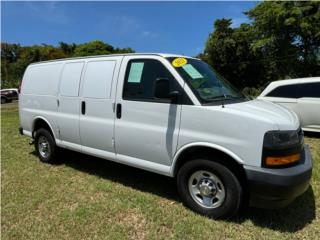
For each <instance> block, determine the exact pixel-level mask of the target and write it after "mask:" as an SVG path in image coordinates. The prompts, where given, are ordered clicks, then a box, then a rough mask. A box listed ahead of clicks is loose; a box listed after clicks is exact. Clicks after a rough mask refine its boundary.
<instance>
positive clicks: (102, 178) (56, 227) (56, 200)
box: [1, 104, 320, 240]
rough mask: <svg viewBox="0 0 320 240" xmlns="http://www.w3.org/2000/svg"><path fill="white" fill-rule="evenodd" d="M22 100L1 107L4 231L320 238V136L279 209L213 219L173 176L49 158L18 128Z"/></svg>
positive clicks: (73, 156) (42, 235) (5, 234)
mask: <svg viewBox="0 0 320 240" xmlns="http://www.w3.org/2000/svg"><path fill="white" fill-rule="evenodd" d="M18 126H19V120H18V114H17V107H16V105H14V104H12V105H11V107H6V108H3V109H2V115H1V127H2V129H1V164H2V166H1V180H2V181H1V193H2V196H1V197H2V199H1V200H2V201H1V217H2V218H1V230H2V239H171V238H172V239H196V238H197V239H199V238H200V239H277V240H278V239H319V238H320V220H319V213H320V211H319V210H320V188H319V184H320V182H319V180H320V175H319V170H320V164H319V161H320V138H311V137H306V139H305V141H306V143H307V144H309V146H310V148H311V152H312V155H313V160H314V170H313V177H312V183H311V187H310V188H309V190H308V191H307V192H306V193H305V194H304V195H303V196H301V197H299V198H297V199H296V201H295V202H293V203H292V204H291V205H290V206H288V207H287V208H285V209H281V210H261V209H254V208H250V209H248V211H247V212H245V213H244V214H243V215H242V216H241V217H239V218H237V219H235V220H232V221H214V220H211V219H208V218H206V217H202V216H199V215H197V214H195V213H193V212H192V211H191V210H188V209H187V208H185V207H184V206H183V205H182V204H181V202H180V201H179V198H178V195H177V192H176V189H175V182H174V180H173V179H171V178H167V177H163V176H160V175H156V174H152V173H149V172H145V171H142V170H138V169H134V168H131V167H127V166H123V165H119V164H116V163H112V162H109V161H106V160H102V159H97V158H94V157H89V156H85V155H81V154H78V153H71V152H66V153H65V154H64V155H63V157H62V158H63V159H62V161H61V162H62V163H61V164H58V165H49V164H43V163H40V162H39V161H38V158H37V157H36V156H35V154H34V146H29V145H28V141H29V139H28V138H27V137H22V136H19V134H18Z"/></svg>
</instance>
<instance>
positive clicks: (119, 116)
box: [116, 103, 122, 118]
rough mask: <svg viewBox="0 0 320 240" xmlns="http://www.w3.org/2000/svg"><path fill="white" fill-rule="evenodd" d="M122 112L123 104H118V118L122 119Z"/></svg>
mask: <svg viewBox="0 0 320 240" xmlns="http://www.w3.org/2000/svg"><path fill="white" fill-rule="evenodd" d="M121 111H122V107H121V103H117V110H116V112H117V113H116V115H117V118H121Z"/></svg>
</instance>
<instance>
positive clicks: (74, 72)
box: [19, 54, 312, 218]
mask: <svg viewBox="0 0 320 240" xmlns="http://www.w3.org/2000/svg"><path fill="white" fill-rule="evenodd" d="M19 113H20V124H21V127H20V129H19V130H20V133H21V134H23V135H27V136H30V137H31V138H33V139H34V143H35V148H36V152H37V153H38V155H39V158H40V160H41V161H42V162H46V163H51V162H53V161H54V160H55V156H56V153H57V150H58V149H59V148H67V149H71V150H74V151H78V152H82V153H85V154H89V155H92V156H97V157H100V158H104V159H108V160H112V161H115V162H118V163H123V164H127V165H130V166H134V167H137V168H142V169H145V170H148V171H152V172H155V173H158V174H163V175H166V176H170V177H174V178H176V180H177V188H178V192H179V194H180V197H181V199H182V200H183V202H184V203H185V204H186V205H187V206H188V207H189V208H191V209H192V210H194V211H196V212H198V213H200V214H204V215H207V216H210V217H213V218H228V217H232V216H234V215H235V214H236V213H237V212H238V210H239V209H240V207H241V206H242V204H243V203H244V202H245V201H244V200H245V198H246V197H247V196H249V198H250V203H251V205H252V206H257V207H263V208H277V207H283V206H285V205H287V204H288V203H290V202H291V201H293V200H294V199H295V198H296V197H297V196H299V195H301V194H302V193H303V192H305V191H306V189H307V188H308V186H309V181H310V178H311V171H312V160H311V156H310V152H309V150H308V147H307V146H305V145H304V141H303V132H302V130H301V128H300V124H299V120H298V118H297V116H296V114H294V113H293V112H292V111H290V110H288V109H286V108H284V107H282V106H279V105H275V104H273V103H270V102H266V101H263V100H252V101H249V100H248V99H246V98H245V97H244V96H243V95H242V94H241V93H240V92H239V91H237V90H235V89H234V88H233V87H232V86H231V85H230V84H229V83H228V82H227V81H225V80H224V79H223V78H222V77H220V76H219V75H218V74H217V73H216V72H215V70H213V69H212V68H211V67H210V66H209V65H207V64H206V63H204V62H202V61H200V60H198V59H195V58H191V57H185V56H178V55H171V54H123V55H108V56H96V57H86V58H73V59H61V60H57V61H48V62H40V63H36V64H31V65H30V66H28V68H27V69H26V71H25V74H24V77H23V81H22V85H21V94H20V102H19Z"/></svg>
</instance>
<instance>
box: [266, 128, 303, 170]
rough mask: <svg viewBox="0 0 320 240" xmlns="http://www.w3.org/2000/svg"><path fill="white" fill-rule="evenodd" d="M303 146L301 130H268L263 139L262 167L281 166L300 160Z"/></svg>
mask: <svg viewBox="0 0 320 240" xmlns="http://www.w3.org/2000/svg"><path fill="white" fill-rule="evenodd" d="M302 147H303V132H302V130H301V129H298V130H296V131H269V132H267V133H266V134H265V136H264V141H263V154H262V155H263V156H262V166H263V167H283V166H289V165H293V164H295V163H297V162H299V160H300V152H301V150H302Z"/></svg>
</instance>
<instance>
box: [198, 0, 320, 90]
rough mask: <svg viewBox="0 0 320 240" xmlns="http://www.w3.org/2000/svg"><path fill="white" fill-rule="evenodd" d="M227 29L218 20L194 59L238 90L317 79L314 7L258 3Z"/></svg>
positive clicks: (319, 39)
mask: <svg viewBox="0 0 320 240" xmlns="http://www.w3.org/2000/svg"><path fill="white" fill-rule="evenodd" d="M244 14H245V15H246V16H247V17H248V18H249V20H250V21H249V23H244V24H241V25H240V26H239V27H236V28H232V20H231V19H218V20H216V21H215V23H214V31H213V32H212V33H211V34H210V35H209V37H208V39H207V42H206V45H205V49H204V52H203V53H201V54H199V57H200V58H202V59H203V60H205V61H207V62H208V63H209V64H210V65H212V66H213V67H214V68H215V69H216V70H217V71H218V72H219V73H220V74H221V75H222V76H224V77H225V78H226V79H228V80H229V81H231V82H232V83H233V84H234V85H236V86H237V87H238V88H240V89H243V88H249V89H250V88H251V89H252V88H253V89H255V88H256V89H259V88H261V87H263V86H264V85H265V84H267V83H268V82H270V81H274V80H279V79H291V78H298V77H311V76H320V2H313V1H308V2H302V1H301V2H300V1H291V2H271V1H266V2H261V3H259V4H257V5H256V6H255V7H254V8H252V9H250V10H249V11H247V12H245V13H244Z"/></svg>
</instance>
